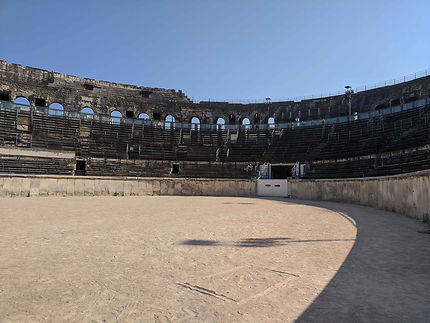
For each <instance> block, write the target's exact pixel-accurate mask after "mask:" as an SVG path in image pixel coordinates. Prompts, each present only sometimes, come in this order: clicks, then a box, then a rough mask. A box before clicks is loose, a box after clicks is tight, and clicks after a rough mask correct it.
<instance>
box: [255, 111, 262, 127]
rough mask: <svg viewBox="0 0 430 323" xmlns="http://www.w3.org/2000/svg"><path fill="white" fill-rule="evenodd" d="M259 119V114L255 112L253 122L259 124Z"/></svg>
mask: <svg viewBox="0 0 430 323" xmlns="http://www.w3.org/2000/svg"><path fill="white" fill-rule="evenodd" d="M260 121H261V117H260V114H258V113H256V114H255V115H254V124H259V123H260Z"/></svg>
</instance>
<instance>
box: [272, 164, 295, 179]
mask: <svg viewBox="0 0 430 323" xmlns="http://www.w3.org/2000/svg"><path fill="white" fill-rule="evenodd" d="M291 168H292V166H291V165H270V177H271V178H272V179H287V178H288V177H291Z"/></svg>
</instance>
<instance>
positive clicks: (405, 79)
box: [192, 69, 430, 104]
mask: <svg viewBox="0 0 430 323" xmlns="http://www.w3.org/2000/svg"><path fill="white" fill-rule="evenodd" d="M426 76H430V70H428V69H426V70H423V71H420V72H417V73H413V74H409V75H405V76H402V77H399V78H395V79H391V80H387V81H382V82H376V83H373V84H369V85H362V86H358V87H355V88H354V92H355V93H357V92H363V91H368V90H373V89H377V88H381V87H384V86H391V85H396V84H400V83H404V82H409V81H413V80H416V79H418V78H421V77H426ZM343 94H345V91H334V92H325V93H321V94H311V95H303V96H294V97H282V98H270V100H269V98H260V99H216V100H215V99H205V98H196V99H194V98H192V101H193V102H195V103H202V102H226V103H232V104H251V103H267V102H287V101H294V102H300V101H302V100H311V99H321V98H325V97H331V96H337V95H343Z"/></svg>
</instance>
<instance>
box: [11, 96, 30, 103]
mask: <svg viewBox="0 0 430 323" xmlns="http://www.w3.org/2000/svg"><path fill="white" fill-rule="evenodd" d="M13 103H15V104H19V105H30V101H29V100H28V99H27V98H26V97H25V96H22V95H19V96H17V97H16V98H15V100H13Z"/></svg>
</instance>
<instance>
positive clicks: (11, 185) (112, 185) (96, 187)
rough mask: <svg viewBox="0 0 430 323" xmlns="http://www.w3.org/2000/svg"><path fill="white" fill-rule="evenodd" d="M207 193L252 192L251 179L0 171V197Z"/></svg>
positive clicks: (252, 194) (253, 189) (235, 193)
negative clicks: (52, 174)
mask: <svg viewBox="0 0 430 323" xmlns="http://www.w3.org/2000/svg"><path fill="white" fill-rule="evenodd" d="M79 195H80V196H82V195H88V196H100V195H110V196H126V195H209V196H255V181H254V180H236V179H189V178H143V177H139V178H137V177H88V176H85V177H83V176H82V177H81V176H49V175H0V197H13V196H79Z"/></svg>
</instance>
